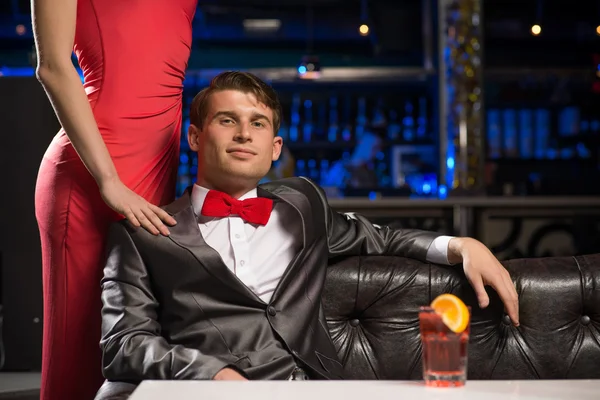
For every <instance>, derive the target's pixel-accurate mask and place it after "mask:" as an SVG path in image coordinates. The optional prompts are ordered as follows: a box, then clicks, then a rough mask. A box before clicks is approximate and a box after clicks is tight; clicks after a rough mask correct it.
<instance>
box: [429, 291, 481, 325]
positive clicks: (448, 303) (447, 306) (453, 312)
mask: <svg viewBox="0 0 600 400" xmlns="http://www.w3.org/2000/svg"><path fill="white" fill-rule="evenodd" d="M431 308H433V310H434V311H435V312H436V313H437V314H438V315H440V316H441V317H442V321H443V322H444V324H445V325H446V326H447V327H448V328H449V329H450V330H451V331H452V332H455V333H461V332H462V331H464V330H465V329H467V326H468V325H469V318H470V317H471V316H470V314H469V309H468V308H467V306H466V305H465V303H463V301H462V300H461V299H459V298H458V297H456V296H455V295H453V294H450V293H446V294H441V295H439V296H438V297H436V298H435V299H434V300H433V301H432V302H431Z"/></svg>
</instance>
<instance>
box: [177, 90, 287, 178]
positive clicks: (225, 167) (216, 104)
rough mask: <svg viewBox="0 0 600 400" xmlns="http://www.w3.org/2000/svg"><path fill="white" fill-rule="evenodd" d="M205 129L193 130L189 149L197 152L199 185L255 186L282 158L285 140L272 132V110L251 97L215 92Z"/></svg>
mask: <svg viewBox="0 0 600 400" xmlns="http://www.w3.org/2000/svg"><path fill="white" fill-rule="evenodd" d="M209 103H210V105H209V111H208V114H207V116H206V119H205V121H204V126H202V127H195V126H193V125H192V126H190V129H189V131H188V141H189V143H190V148H191V149H192V150H193V151H196V152H198V171H199V176H198V180H199V183H201V181H206V182H207V183H210V184H212V185H213V186H217V187H219V186H238V187H239V186H241V185H246V186H248V187H250V186H254V185H256V184H257V183H258V181H260V179H262V178H263V177H264V176H265V175H266V174H267V173H268V172H269V169H270V168H271V163H272V162H273V161H275V160H277V159H278V158H279V155H280V153H281V146H282V144H283V140H282V139H281V137H278V136H275V134H274V131H273V110H271V109H270V108H268V107H267V106H266V105H264V104H262V103H260V102H258V100H257V99H256V97H255V96H254V95H253V94H250V93H243V92H240V91H237V90H224V91H219V92H215V93H213V94H212V95H211V96H210V99H209Z"/></svg>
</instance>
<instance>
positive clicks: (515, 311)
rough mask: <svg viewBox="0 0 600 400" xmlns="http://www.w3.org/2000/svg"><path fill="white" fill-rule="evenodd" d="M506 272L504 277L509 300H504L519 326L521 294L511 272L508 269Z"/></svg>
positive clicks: (509, 313)
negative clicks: (518, 292)
mask: <svg viewBox="0 0 600 400" xmlns="http://www.w3.org/2000/svg"><path fill="white" fill-rule="evenodd" d="M505 272H506V273H505V274H503V278H504V284H505V287H506V291H507V300H506V301H505V302H504V303H505V305H506V312H507V313H508V316H509V317H510V320H511V321H512V322H513V324H514V325H515V326H519V295H518V294H517V289H516V288H515V285H514V283H513V281H512V279H511V277H510V274H509V273H508V271H506V270H505Z"/></svg>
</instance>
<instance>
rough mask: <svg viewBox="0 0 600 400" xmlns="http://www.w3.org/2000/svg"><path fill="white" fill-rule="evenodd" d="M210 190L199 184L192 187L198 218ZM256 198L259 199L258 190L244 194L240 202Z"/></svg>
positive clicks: (193, 203)
mask: <svg viewBox="0 0 600 400" xmlns="http://www.w3.org/2000/svg"><path fill="white" fill-rule="evenodd" d="M209 190H210V189H207V188H205V187H203V186H200V185H198V184H194V186H193V187H192V207H193V208H194V213H195V214H196V215H197V216H201V211H202V206H203V205H204V200H205V199H206V194H207V193H208V192H209ZM255 197H258V194H257V190H256V188H254V189H252V190H251V191H249V192H248V193H246V194H244V195H243V196H242V197H240V198H239V200H245V199H253V198H255Z"/></svg>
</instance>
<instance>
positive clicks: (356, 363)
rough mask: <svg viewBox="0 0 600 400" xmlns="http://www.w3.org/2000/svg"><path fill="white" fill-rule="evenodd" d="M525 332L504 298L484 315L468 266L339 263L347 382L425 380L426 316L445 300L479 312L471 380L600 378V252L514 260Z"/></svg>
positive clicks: (327, 305)
mask: <svg viewBox="0 0 600 400" xmlns="http://www.w3.org/2000/svg"><path fill="white" fill-rule="evenodd" d="M503 264H504V266H505V267H506V268H507V269H508V271H509V272H510V274H511V276H512V278H513V282H514V283H515V285H516V289H517V292H518V294H519V307H520V315H519V318H520V326H519V327H514V326H512V325H511V323H510V321H509V319H508V316H507V315H506V314H505V312H504V307H503V304H502V302H501V301H500V299H499V297H498V296H497V294H496V293H495V292H494V291H493V290H492V289H491V288H489V287H488V294H489V295H490V305H489V306H488V307H487V308H486V309H480V308H479V306H478V305H477V301H476V297H475V294H474V292H473V290H472V289H471V286H470V285H469V283H468V281H467V279H466V278H465V276H464V274H463V272H462V267H461V266H460V265H458V266H453V267H447V266H439V265H433V264H427V263H422V262H419V261H415V260H411V259H406V258H402V257H390V256H376V257H349V258H344V259H337V260H332V262H331V264H330V267H329V270H328V273H327V281H326V285H325V289H324V295H323V308H324V312H325V315H326V318H327V321H328V325H329V330H330V333H331V337H332V339H333V342H334V344H335V346H336V349H337V350H338V354H339V357H340V360H341V361H342V364H343V365H344V368H345V373H346V378H347V379H421V378H422V364H421V351H422V350H421V342H420V336H419V321H418V310H419V307H420V306H422V305H428V304H430V303H431V301H432V300H433V299H434V298H435V297H436V296H438V295H439V294H442V293H454V294H456V295H458V296H459V297H461V298H462V299H463V300H464V301H465V303H467V305H470V306H471V307H472V320H471V338H470V342H469V359H468V379H514V380H516V379H590V378H592V379H594V378H595V379H598V378H600V254H595V255H588V256H580V257H560V258H559V257H555V258H538V259H518V260H511V261H506V262H504V263H503Z"/></svg>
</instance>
